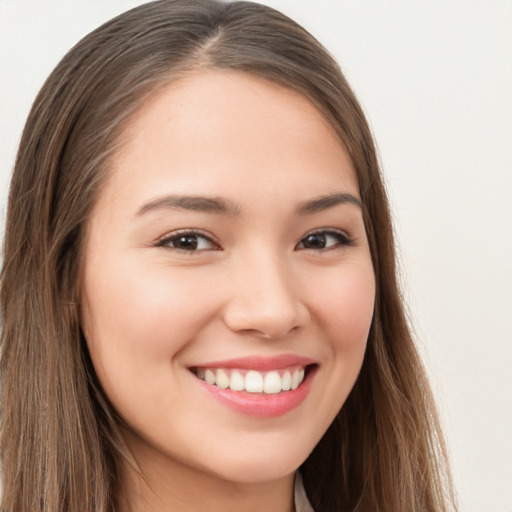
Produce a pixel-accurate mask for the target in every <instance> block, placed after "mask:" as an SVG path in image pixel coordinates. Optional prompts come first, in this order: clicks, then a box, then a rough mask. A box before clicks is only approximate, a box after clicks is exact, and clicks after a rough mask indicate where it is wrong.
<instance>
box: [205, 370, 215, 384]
mask: <svg viewBox="0 0 512 512" xmlns="http://www.w3.org/2000/svg"><path fill="white" fill-rule="evenodd" d="M204 380H205V381H206V382H208V384H215V373H213V372H212V371H211V370H206V371H205V372H204Z"/></svg>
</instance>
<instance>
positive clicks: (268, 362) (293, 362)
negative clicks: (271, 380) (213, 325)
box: [191, 354, 316, 371]
mask: <svg viewBox="0 0 512 512" xmlns="http://www.w3.org/2000/svg"><path fill="white" fill-rule="evenodd" d="M315 363H316V361H315V360H314V359H311V358H309V357H303V356H298V355H294V354H281V355H277V356H271V357H264V356H248V357H237V358H234V359H225V360H222V361H208V362H206V363H200V364H195V365H193V366H191V368H237V369H240V370H256V371H271V370H280V369H282V368H288V367H289V366H308V365H311V364H315Z"/></svg>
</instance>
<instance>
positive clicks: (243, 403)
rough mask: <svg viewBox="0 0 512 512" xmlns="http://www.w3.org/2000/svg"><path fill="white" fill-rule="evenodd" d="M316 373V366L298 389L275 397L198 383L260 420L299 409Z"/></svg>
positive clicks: (229, 404) (227, 402)
mask: <svg viewBox="0 0 512 512" xmlns="http://www.w3.org/2000/svg"><path fill="white" fill-rule="evenodd" d="M315 373H316V366H315V367H313V368H309V369H308V371H307V374H306V378H305V379H304V380H303V381H302V383H301V385H300V386H299V387H298V388H297V389H292V390H290V391H282V392H281V393H276V394H273V395H265V394H259V393H247V392H246V391H232V390H231V389H221V388H218V387H217V386H214V385H213V384H208V383H207V382H204V381H203V380H201V379H197V381H198V382H199V384H200V385H201V387H202V388H203V389H204V390H206V391H207V392H208V393H209V394H210V395H211V396H213V398H215V399H216V400H218V401H219V402H221V403H223V404H225V405H227V406H228V407H230V408H231V409H233V410H235V411H236V412H238V413H241V414H245V415H247V416H256V417H260V418H275V417H277V416H283V415H284V414H286V413H288V412H290V411H292V410H293V409H296V408H297V407H299V405H300V404H301V403H302V402H303V401H304V400H305V398H306V396H307V395H308V393H309V389H310V387H311V382H312V380H313V377H314V374H315Z"/></svg>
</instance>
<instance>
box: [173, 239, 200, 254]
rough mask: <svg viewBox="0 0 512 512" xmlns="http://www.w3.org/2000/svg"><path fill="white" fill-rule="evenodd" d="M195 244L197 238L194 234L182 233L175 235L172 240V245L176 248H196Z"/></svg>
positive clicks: (191, 249)
mask: <svg viewBox="0 0 512 512" xmlns="http://www.w3.org/2000/svg"><path fill="white" fill-rule="evenodd" d="M197 245H198V240H197V236H195V235H182V236H179V237H177V238H176V239H175V240H174V242H173V246H174V247H175V248H176V249H183V250H186V251H193V250H195V249H197Z"/></svg>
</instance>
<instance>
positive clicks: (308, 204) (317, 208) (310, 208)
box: [297, 193, 363, 215]
mask: <svg viewBox="0 0 512 512" xmlns="http://www.w3.org/2000/svg"><path fill="white" fill-rule="evenodd" d="M340 204H353V205H355V206H357V207H358V208H359V209H360V210H362V209H363V203H362V202H361V201H360V200H359V199H358V198H357V197H356V196H354V195H352V194H346V193H338V194H330V195H326V196H320V197H317V198H315V199H312V200H310V201H304V202H303V203H300V204H299V206H298V208H297V213H298V214H300V215H310V214H313V213H318V212H321V211H323V210H327V209H329V208H332V207H334V206H338V205H340Z"/></svg>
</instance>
